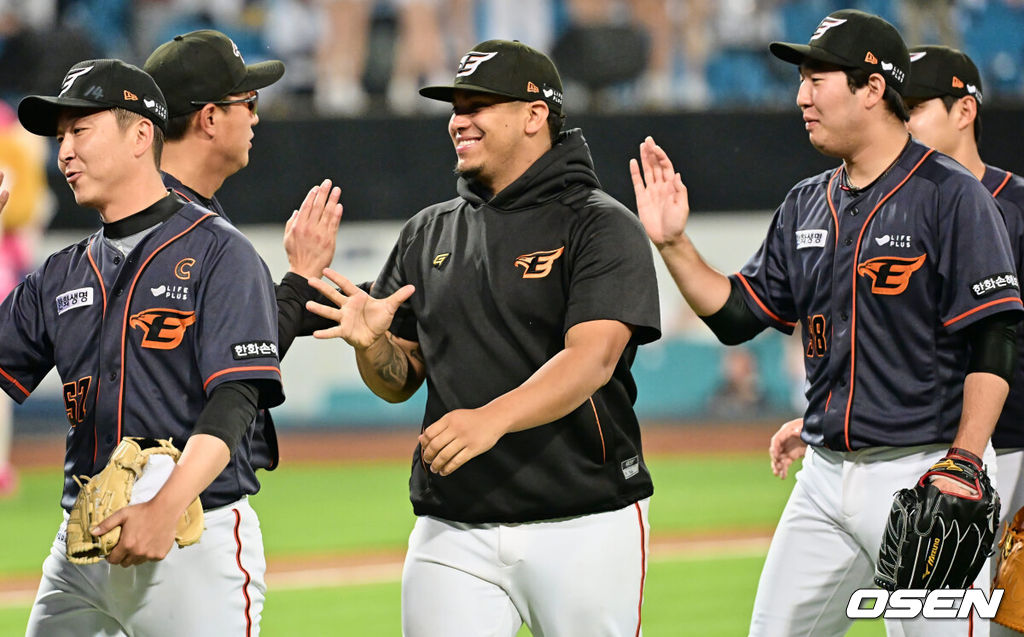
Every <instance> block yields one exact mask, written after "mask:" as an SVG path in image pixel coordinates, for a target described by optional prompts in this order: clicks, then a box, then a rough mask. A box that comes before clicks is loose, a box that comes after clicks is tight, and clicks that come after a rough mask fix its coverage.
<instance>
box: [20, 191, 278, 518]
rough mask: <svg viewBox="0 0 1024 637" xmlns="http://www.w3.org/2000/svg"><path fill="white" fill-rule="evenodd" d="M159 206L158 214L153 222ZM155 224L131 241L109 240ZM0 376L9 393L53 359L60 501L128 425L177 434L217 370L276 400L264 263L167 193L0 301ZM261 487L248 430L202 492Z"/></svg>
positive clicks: (218, 494)
mask: <svg viewBox="0 0 1024 637" xmlns="http://www.w3.org/2000/svg"><path fill="white" fill-rule="evenodd" d="M161 219H164V220H163V221H162V223H159V221H160V220H161ZM157 223H159V225H156V227H155V228H154V229H153V230H152V231H151V232H150V233H149V234H148V235H146V236H145V237H144V238H142V239H141V241H140V242H139V243H138V245H136V246H135V247H134V249H132V250H131V251H130V252H129V253H128V254H127V255H122V253H121V252H120V251H119V250H118V249H116V248H115V247H112V246H111V245H109V244H108V241H109V240H111V239H115V240H116V239H117V238H119V237H127V236H131V235H136V234H137V233H139V232H141V231H144V230H145V229H147V228H149V227H152V226H154V225H155V224H157ZM0 342H3V343H4V347H3V348H0V386H2V387H3V389H4V390H5V391H6V392H7V393H8V394H10V395H11V397H12V398H14V399H15V400H16V401H18V402H19V403H20V402H22V401H24V400H25V398H27V397H28V395H29V394H30V393H31V392H32V391H33V390H34V389H35V388H36V386H37V385H38V384H39V382H40V381H41V380H42V379H43V377H44V376H45V375H46V374H47V373H48V372H49V371H50V369H52V368H54V367H56V368H57V372H58V374H59V375H60V379H61V381H62V382H63V384H64V403H65V408H66V411H67V418H68V421H69V423H70V425H71V427H70V430H69V431H68V435H67V452H66V458H65V463H64V475H65V481H64V494H63V498H62V500H61V505H62V506H63V507H64V508H65V509H70V508H71V506H72V504H73V503H74V500H75V496H76V495H77V493H78V486H77V485H76V484H75V483H74V481H73V480H72V476H76V475H94V474H96V473H97V472H98V471H99V470H100V469H101V468H102V467H103V466H104V465H105V464H106V462H107V458H108V456H109V455H110V452H111V451H112V450H113V449H114V447H116V446H117V444H118V442H119V441H120V439H121V438H122V437H124V436H148V437H157V438H167V437H171V438H173V439H174V442H175V445H177V446H178V447H179V448H182V447H184V444H185V442H186V441H187V439H188V437H189V435H190V434H191V432H192V428H193V426H194V424H195V422H196V420H197V418H198V417H199V414H200V412H201V411H202V409H203V407H204V406H205V405H206V402H207V398H208V396H209V395H210V393H211V392H212V391H213V390H214V388H216V387H217V386H218V385H219V384H221V383H223V382H226V381H236V380H245V381H250V382H256V383H257V384H258V385H259V387H260V403H261V404H260V406H262V407H268V406H271V405H274V404H278V403H280V402H281V400H283V396H282V394H281V389H280V369H279V365H278V356H277V308H276V304H275V301H274V289H273V284H272V282H271V279H270V273H269V272H268V271H267V267H266V265H265V264H264V263H263V261H262V260H261V259H260V257H259V255H258V254H257V253H256V250H255V249H254V248H253V247H252V244H250V243H249V241H248V240H247V239H245V237H243V236H242V235H241V234H240V233H239V232H238V231H237V230H236V229H235V228H234V227H232V226H231V225H230V224H228V223H227V222H226V221H224V220H223V219H220V218H219V217H218V216H217V215H215V214H213V213H211V212H210V211H209V210H206V209H204V208H201V207H199V206H197V205H195V204H191V203H185V202H183V201H182V200H180V199H178V198H177V197H176V196H174V195H173V194H171V195H169V196H167V197H165V198H163V199H161V200H160V201H159V202H157V203H156V204H154V205H153V206H150V208H147V209H146V210H144V211H142V212H139V213H137V214H135V215H132V216H130V217H127V218H125V219H123V220H121V221H118V222H116V223H112V224H107V225H105V226H104V228H103V229H101V230H100V231H98V232H96V233H95V234H93V235H92V236H90V237H88V238H86V239H84V240H82V241H81V242H79V243H77V244H75V245H72V246H69V247H67V248H65V249H63V250H61V251H59V252H56V253H54V254H52V255H51V256H50V257H49V258H48V259H47V260H46V262H45V263H44V264H43V265H42V266H41V267H40V268H39V269H38V270H36V271H35V272H33V273H31V274H29V276H28V277H27V278H26V279H25V281H24V282H23V283H22V284H21V285H19V286H18V287H17V288H16V289H15V290H14V292H13V293H12V294H11V295H10V296H9V297H8V298H7V299H6V300H5V301H4V303H3V305H0ZM258 488H259V483H258V482H256V478H255V474H254V473H253V469H252V466H251V465H250V462H249V449H248V447H247V441H246V440H245V439H243V441H242V444H241V445H240V447H239V448H237V449H235V450H233V453H232V455H231V460H230V462H229V464H228V466H227V468H226V469H225V470H224V471H223V472H222V473H221V474H220V475H219V476H218V477H217V478H216V479H215V480H214V481H213V483H212V484H211V485H210V486H209V487H208V488H207V489H206V490H205V491H204V492H203V493H202V494H201V496H200V497H201V499H202V502H203V506H204V507H206V508H211V507H216V506H221V505H223V504H227V503H229V502H233V501H234V500H237V499H238V498H239V497H241V496H242V495H245V494H248V493H254V492H255V491H256V490H258Z"/></svg>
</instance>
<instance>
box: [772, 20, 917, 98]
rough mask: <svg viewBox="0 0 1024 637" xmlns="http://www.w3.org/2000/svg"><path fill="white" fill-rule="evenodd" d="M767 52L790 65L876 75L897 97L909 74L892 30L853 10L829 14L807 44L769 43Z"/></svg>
mask: <svg viewBox="0 0 1024 637" xmlns="http://www.w3.org/2000/svg"><path fill="white" fill-rule="evenodd" d="M768 48H769V49H770V50H771V52H772V54H773V55H775V57H777V58H779V59H782V60H785V61H786V62H789V63H791V64H802V63H803V62H804V60H815V61H818V62H826V63H828V64H835V65H837V66H842V67H847V68H857V69H864V70H865V71H867V72H869V73H880V74H881V75H882V77H884V78H885V82H886V84H887V85H888V86H891V87H893V88H894V89H896V91H897V92H899V93H900V95H902V94H903V87H904V83H905V82H906V79H907V74H908V73H909V71H910V54H909V53H908V52H907V45H906V44H905V43H904V42H903V37H902V36H900V33H899V31H897V30H896V27H894V26H892V25H891V24H889V23H888V22H886V21H885V20H883V19H882V18H880V17H878V16H876V15H872V14H870V13H864V12H863V11H857V10H856V9H843V10H841V11H835V12H833V13H830V14H829V15H828V17H826V18H825V19H824V20H822V21H821V23H820V24H818V28H817V29H815V30H814V33H813V34H811V39H810V41H809V42H808V43H807V44H793V43H790V42H772V43H771V44H770V45H769V47H768Z"/></svg>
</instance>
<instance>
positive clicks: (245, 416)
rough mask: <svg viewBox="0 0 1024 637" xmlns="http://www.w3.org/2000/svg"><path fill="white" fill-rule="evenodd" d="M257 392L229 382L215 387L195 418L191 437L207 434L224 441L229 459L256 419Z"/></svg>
mask: <svg viewBox="0 0 1024 637" xmlns="http://www.w3.org/2000/svg"><path fill="white" fill-rule="evenodd" d="M259 393H260V392H259V389H258V388H257V385H256V384H255V383H251V382H247V381H242V380H233V381H228V382H226V383H223V384H221V385H218V386H217V387H216V388H215V389H214V390H213V393H212V394H210V400H209V401H207V403H206V407H203V411H202V412H201V413H200V414H199V420H198V421H196V426H195V429H194V430H193V431H192V433H193V434H209V435H211V436H216V437H217V438H220V439H221V440H223V441H224V444H226V445H227V446H228V449H230V450H231V455H234V454H235V450H236V449H238V443H239V442H241V440H242V436H243V435H245V431H246V429H248V428H249V425H250V424H251V423H252V421H253V418H255V417H256V405H257V403H258V400H259Z"/></svg>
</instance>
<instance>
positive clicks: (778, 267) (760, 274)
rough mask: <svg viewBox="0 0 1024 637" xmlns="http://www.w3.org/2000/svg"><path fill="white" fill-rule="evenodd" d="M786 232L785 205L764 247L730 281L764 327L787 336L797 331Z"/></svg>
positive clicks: (771, 226) (764, 242)
mask: <svg viewBox="0 0 1024 637" xmlns="http://www.w3.org/2000/svg"><path fill="white" fill-rule="evenodd" d="M785 236H786V231H785V204H783V206H780V207H779V209H778V210H776V211H775V216H774V217H772V222H771V225H770V226H769V227H768V234H767V236H766V237H765V239H764V241H763V242H762V243H761V247H760V248H759V249H758V250H757V252H756V253H755V254H754V256H752V257H751V258H750V260H749V261H747V263H746V264H745V265H744V266H743V268H741V269H740V271H739V272H737V273H736V274H733V275H731V276H730V277H729V278H730V279H733V280H734V281H735V282H738V283H739V286H738V287H739V289H740V290H742V291H743V300H744V301H745V302H746V304H747V307H749V308H750V310H751V311H752V312H753V313H754V315H755V316H757V317H758V318H759V319H760V320H761V321H763V322H764V323H765V325H769V326H771V327H774V328H775V329H777V330H779V331H781V332H784V333H786V334H792V333H793V328H795V327H796V321H797V319H796V306H795V299H794V297H793V292H792V287H791V285H790V280H789V271H788V262H789V257H788V251H789V248H788V246H787V245H786V239H785Z"/></svg>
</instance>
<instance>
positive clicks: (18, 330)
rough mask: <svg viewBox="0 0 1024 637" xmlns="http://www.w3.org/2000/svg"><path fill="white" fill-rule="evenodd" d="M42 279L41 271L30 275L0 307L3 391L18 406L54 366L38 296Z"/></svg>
mask: <svg viewBox="0 0 1024 637" xmlns="http://www.w3.org/2000/svg"><path fill="white" fill-rule="evenodd" d="M44 267H45V266H44ZM40 276H41V274H40V272H39V271H37V272H33V273H31V274H29V275H28V276H27V277H26V278H25V280H24V281H23V282H22V283H21V284H19V285H18V286H17V287H16V288H15V289H14V291H12V292H11V293H10V294H9V295H8V296H7V298H6V299H4V301H3V304H2V305H0V343H3V346H2V347H0V387H2V388H3V389H4V391H6V392H7V393H8V395H10V397H11V398H13V399H14V400H15V401H17V402H18V403H21V402H23V401H24V400H25V399H26V398H28V396H29V394H30V393H32V391H33V390H34V389H35V388H36V387H37V386H38V385H39V383H40V382H41V381H42V380H43V377H44V376H46V374H47V373H48V372H49V371H50V370H51V369H52V368H53V366H54V360H53V344H52V343H51V341H50V337H49V335H48V334H47V331H46V324H45V321H44V317H43V314H44V312H43V303H44V301H43V299H42V298H41V296H40V293H39V286H38V281H39V278H40ZM57 302H58V303H59V301H57Z"/></svg>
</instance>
